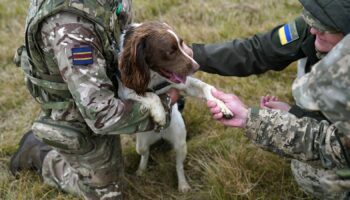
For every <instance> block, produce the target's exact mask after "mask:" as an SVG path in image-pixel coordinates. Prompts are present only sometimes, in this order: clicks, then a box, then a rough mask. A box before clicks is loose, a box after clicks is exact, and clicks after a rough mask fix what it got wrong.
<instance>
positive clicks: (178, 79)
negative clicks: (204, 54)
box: [159, 69, 187, 84]
mask: <svg viewBox="0 0 350 200" xmlns="http://www.w3.org/2000/svg"><path fill="white" fill-rule="evenodd" d="M159 72H160V74H161V75H162V76H164V77H165V78H166V79H168V80H170V81H171V82H173V83H176V84H180V83H183V84H185V83H186V79H187V77H186V76H183V75H179V74H176V73H174V72H171V71H168V70H166V69H160V70H159Z"/></svg>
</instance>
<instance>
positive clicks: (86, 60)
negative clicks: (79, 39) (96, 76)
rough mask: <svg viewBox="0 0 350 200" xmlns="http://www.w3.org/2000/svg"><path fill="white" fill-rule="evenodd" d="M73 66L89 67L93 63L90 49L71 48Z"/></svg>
mask: <svg viewBox="0 0 350 200" xmlns="http://www.w3.org/2000/svg"><path fill="white" fill-rule="evenodd" d="M71 50H72V59H73V65H90V64H92V63H94V59H93V57H92V47H90V46H86V47H77V48H72V49H71Z"/></svg>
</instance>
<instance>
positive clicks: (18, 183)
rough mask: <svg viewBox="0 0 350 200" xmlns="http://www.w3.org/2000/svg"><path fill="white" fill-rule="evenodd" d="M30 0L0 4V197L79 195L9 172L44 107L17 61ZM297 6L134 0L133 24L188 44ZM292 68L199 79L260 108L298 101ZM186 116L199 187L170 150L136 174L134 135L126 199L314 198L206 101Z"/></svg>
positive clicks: (264, 21)
mask: <svg viewBox="0 0 350 200" xmlns="http://www.w3.org/2000/svg"><path fill="white" fill-rule="evenodd" d="M27 4H28V2H27V1H26V2H25V3H23V1H19V0H15V1H13V0H12V1H11V0H2V3H1V4H0V69H1V71H0V199H6V200H12V199H67V200H68V199H69V200H72V199H77V198H75V197H72V196H70V195H67V194H63V193H59V192H58V191H57V190H56V189H54V188H51V187H48V186H46V185H44V184H43V183H42V182H41V181H40V179H39V178H38V177H37V176H35V175H34V174H32V173H28V172H27V173H23V174H22V175H21V176H20V178H19V179H15V178H14V177H12V176H11V175H10V174H9V172H8V162H9V159H10V156H11V154H12V153H13V152H14V151H15V148H17V144H18V141H19V139H20V138H21V136H22V135H23V133H24V132H25V131H26V130H28V129H29V128H30V126H31V123H32V121H33V120H34V119H35V116H36V115H37V114H38V112H39V106H38V105H37V104H36V103H35V101H33V100H32V98H31V97H30V95H29V94H28V93H27V92H26V89H25V86H24V82H23V74H22V72H21V71H20V69H18V68H16V67H14V65H13V64H12V63H11V60H12V57H13V52H14V51H15V49H16V47H18V46H19V45H20V44H21V43H22V40H23V24H24V17H25V11H26V7H27ZM8 8H11V9H8ZM299 11H300V5H299V3H298V2H297V0H264V1H255V0H245V1H242V0H215V1H205V0H191V1H189V0H152V1H143V0H134V13H135V21H138V22H140V21H145V20H162V21H165V22H167V23H168V24H170V25H172V26H173V27H174V28H175V30H176V31H177V32H178V33H179V35H181V36H182V37H183V38H184V40H185V41H187V42H188V43H192V42H206V43H209V42H221V41H227V40H230V39H232V38H238V37H239V38H244V37H248V36H250V35H252V34H254V33H256V32H263V31H266V30H269V29H270V28H272V27H273V26H275V25H276V24H281V23H284V22H286V21H288V20H290V19H293V18H294V17H295V16H297V15H298V14H299ZM242 67H244V66H242ZM294 68H295V67H293V66H291V67H289V68H288V69H286V70H284V72H283V73H279V72H268V73H265V74H264V75H259V76H250V77H248V78H236V77H220V76H216V75H211V74H206V73H202V72H199V73H197V74H196V75H195V76H196V77H198V78H200V79H203V80H205V81H206V82H208V83H211V84H213V85H215V86H217V87H218V88H220V89H222V90H224V91H226V92H234V93H235V94H237V95H238V96H240V97H241V98H242V99H243V100H244V101H245V102H246V103H247V104H248V105H258V99H259V97H260V96H261V95H265V94H275V95H277V96H279V97H280V98H281V99H282V100H286V101H291V100H292V99H291V95H290V85H291V82H292V80H293V78H294V77H295V69H294ZM184 118H185V122H186V125H187V128H188V137H189V138H188V157H187V159H186V162H185V171H186V175H187V177H188V179H189V183H190V185H191V186H192V188H193V190H192V191H191V192H190V193H188V194H180V193H178V192H177V179H176V172H175V165H174V159H173V158H174V153H173V152H172V151H162V150H159V149H158V150H157V149H156V150H154V151H153V152H152V155H151V157H152V159H151V162H150V165H149V167H148V173H147V174H146V175H145V176H144V177H141V178H140V177H136V176H135V174H134V172H135V170H136V168H137V165H138V160H139V157H138V155H137V154H136V152H135V150H134V141H133V139H132V138H131V139H130V137H128V138H127V139H126V140H127V141H128V142H125V145H124V155H125V163H126V180H127V182H128V187H127V199H135V200H136V199H182V200H185V199H198V200H199V199H200V200H202V199H208V200H209V199H210V200H212V199H213V200H224V199H309V197H307V196H305V195H304V194H303V193H302V192H301V191H300V190H299V189H298V187H297V185H296V184H295V182H294V181H293V177H292V176H291V172H290V168H289V161H288V160H287V159H283V158H280V157H278V156H276V155H273V154H271V153H267V152H264V151H262V150H260V149H258V148H256V147H255V146H253V145H252V144H250V143H249V141H247V139H246V138H245V137H244V136H243V134H244V132H243V131H242V130H238V129H231V128H226V127H223V126H221V125H220V124H218V123H216V122H214V121H213V120H211V118H210V116H209V113H208V111H207V110H206V108H205V104H204V102H198V101H197V100H193V99H188V101H187V104H186V108H185V111H184ZM124 137H125V138H126V137H127V136H124Z"/></svg>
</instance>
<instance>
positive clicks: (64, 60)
mask: <svg viewBox="0 0 350 200" xmlns="http://www.w3.org/2000/svg"><path fill="white" fill-rule="evenodd" d="M42 30H43V31H42V37H43V43H44V45H45V46H46V47H45V49H44V50H45V51H52V53H53V54H54V61H55V62H57V65H58V67H59V70H60V73H61V76H62V77H63V80H64V81H65V82H66V83H67V85H68V88H69V91H70V92H71V95H72V97H73V100H74V103H75V105H76V106H77V108H78V109H79V111H80V114H81V115H82V117H83V119H84V120H85V122H86V124H87V125H88V126H89V127H90V128H91V130H92V131H93V132H94V133H96V134H120V133H134V132H136V131H145V130H148V129H150V128H151V126H152V125H151V123H150V122H151V120H150V118H149V114H148V111H145V112H141V110H142V109H140V106H141V105H140V104H139V103H136V102H132V101H122V100H120V99H118V98H116V97H115V91H114V90H115V88H114V87H115V86H114V85H113V84H112V82H111V80H110V79H109V78H108V76H107V72H106V67H107V62H106V60H105V58H104V54H103V47H102V45H103V44H102V41H101V40H100V38H99V37H98V34H97V33H96V32H95V31H94V25H93V24H91V23H90V22H88V21H86V20H84V19H82V18H79V17H77V16H75V15H73V14H68V13H64V14H60V16H53V17H52V18H51V19H49V20H48V23H45V24H44V25H43V28H42ZM79 48H86V49H85V50H81V49H79ZM81 51H85V52H88V53H89V52H90V53H91V56H88V58H85V59H88V60H90V61H91V63H89V64H86V63H88V62H86V60H85V61H84V59H83V62H80V61H79V62H78V61H73V57H75V58H80V55H81V54H82V53H83V52H81ZM72 52H78V53H77V54H75V56H73V53H72ZM114 67H117V66H114Z"/></svg>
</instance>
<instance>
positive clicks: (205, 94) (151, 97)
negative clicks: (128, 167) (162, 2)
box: [118, 22, 233, 192]
mask: <svg viewBox="0 0 350 200" xmlns="http://www.w3.org/2000/svg"><path fill="white" fill-rule="evenodd" d="M121 41H122V44H121V52H120V55H119V71H120V77H121V78H120V79H119V80H118V81H119V89H118V94H119V96H120V98H123V99H133V100H136V101H139V102H141V103H142V105H143V106H144V108H146V109H148V110H149V111H150V113H151V116H152V118H153V120H154V122H155V123H156V124H158V125H159V126H164V125H165V124H166V112H165V109H164V107H163V106H162V104H161V101H160V98H159V96H158V94H162V93H165V92H167V91H168V90H169V89H170V88H177V89H179V90H180V92H181V93H182V94H184V95H189V96H194V97H199V98H204V99H206V100H213V101H216V102H217V104H218V105H219V106H220V107H221V109H222V111H223V113H225V114H226V115H227V116H231V117H232V116H233V115H232V113H231V111H230V110H229V109H228V108H227V107H226V106H225V105H224V103H223V102H221V101H220V100H218V99H215V98H214V97H213V96H212V95H211V89H212V88H213V86H211V85H208V84H206V83H204V82H202V81H200V80H198V79H195V78H192V77H190V75H191V74H193V73H194V72H195V71H196V70H197V69H198V68H199V65H198V64H197V62H196V61H195V60H194V59H193V58H192V56H193V55H192V49H190V48H189V47H188V46H187V45H186V44H185V42H184V41H183V40H182V39H181V38H179V37H178V36H177V34H176V33H175V32H174V31H173V29H172V28H171V27H170V26H169V25H167V24H165V23H161V22H146V23H142V24H132V25H131V26H129V27H128V28H127V29H126V30H125V31H124V33H123V34H122V36H121ZM161 85H164V86H165V87H163V88H159V86H161ZM155 88H156V89H155ZM150 89H153V91H154V90H155V91H154V92H149V91H150ZM161 138H163V139H165V140H167V141H169V142H170V143H171V144H172V145H173V148H174V149H175V151H176V171H177V176H178V189H179V191H181V192H186V191H188V190H189V189H190V186H189V184H188V183H187V181H186V178H185V174H184V169H183V161H184V160H185V157H186V154H187V146H186V128H185V123H184V121H183V118H182V116H181V114H180V112H179V110H178V108H177V105H176V104H175V105H174V106H173V107H172V111H171V121H170V125H169V126H168V127H167V128H165V129H163V130H160V132H159V133H156V132H155V131H149V132H142V133H137V134H136V151H137V153H138V154H140V155H141V161H140V164H139V168H138V170H137V174H138V175H141V174H142V173H143V172H144V171H145V169H146V166H147V162H148V158H149V148H150V146H151V145H152V144H153V143H155V142H156V141H158V140H160V139H161Z"/></svg>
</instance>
